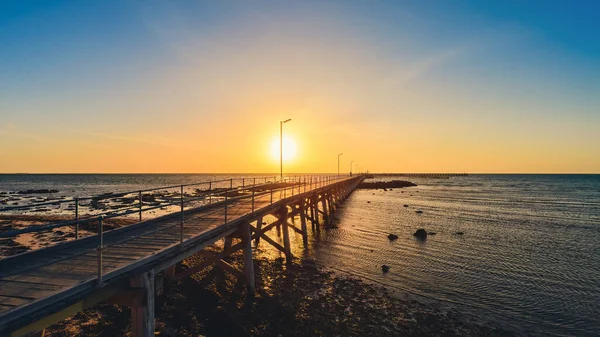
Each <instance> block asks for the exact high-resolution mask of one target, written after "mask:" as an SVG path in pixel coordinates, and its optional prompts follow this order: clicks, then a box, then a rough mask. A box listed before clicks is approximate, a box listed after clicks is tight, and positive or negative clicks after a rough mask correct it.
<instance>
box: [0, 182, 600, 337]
mask: <svg viewBox="0 0 600 337" xmlns="http://www.w3.org/2000/svg"><path fill="white" fill-rule="evenodd" d="M228 178H230V176H228V175H0V192H6V191H13V192H14V191H19V190H26V189H57V190H59V192H58V193H56V194H55V195H44V197H56V196H69V197H70V196H88V195H92V194H100V193H107V192H114V191H128V190H139V189H144V188H151V187H158V186H165V185H178V184H187V183H196V182H202V181H208V180H210V179H228ZM408 180H411V181H413V182H415V183H417V184H418V185H419V186H417V187H411V188H405V189H394V190H392V191H383V190H358V191H355V192H354V193H353V194H352V195H351V196H350V198H349V199H348V200H347V201H346V202H345V203H344V204H343V205H342V207H340V209H339V211H338V212H337V213H336V218H337V219H336V221H335V225H336V227H335V228H332V229H327V230H322V231H321V232H320V233H315V235H313V236H311V240H310V249H309V250H308V251H303V247H302V244H301V242H302V240H301V237H300V236H299V235H297V234H296V233H292V239H293V240H294V241H296V242H297V243H298V244H297V245H296V246H295V249H294V255H295V256H302V255H308V256H310V257H311V258H314V259H316V261H317V262H318V263H319V264H322V265H325V266H329V267H333V268H335V269H338V270H342V271H345V272H349V273H352V274H354V275H358V276H362V277H365V278H367V279H370V280H373V281H376V282H380V283H383V284H386V285H388V286H390V287H392V288H394V289H397V290H398V293H400V294H402V293H404V294H412V295H414V296H418V297H420V298H423V299H425V300H428V301H433V302H436V303H440V304H441V305H448V306H450V307H453V308H458V309H459V310H460V311H461V312H462V313H463V314H465V315H467V316H472V317H475V318H476V319H478V320H483V321H490V322H492V323H494V324H497V325H500V326H503V327H508V328H510V329H513V330H514V331H517V332H522V333H525V334H533V335H586V336H592V335H599V334H600V304H599V303H600V175H470V176H466V177H453V178H450V179H440V180H434V179H418V178H408ZM0 197H2V196H0ZM368 201H370V203H368ZM405 204H407V205H409V207H404V205H405ZM416 210H422V211H423V214H417V213H415V211H416ZM418 228H425V229H426V230H427V231H433V232H436V233H437V234H436V235H430V236H429V237H428V238H427V240H426V241H424V242H421V241H418V240H416V239H415V238H414V237H413V235H412V234H413V233H414V232H415V230H416V229H418ZM456 232H463V233H464V234H463V235H457V234H456ZM389 233H394V234H396V235H398V236H399V238H398V239H397V240H395V241H393V242H390V241H389V240H388V239H387V235H388V234H389ZM273 235H274V236H276V233H275V231H273ZM382 264H386V265H389V266H390V267H391V269H390V272H389V273H387V274H383V273H382V272H381V269H380V267H381V265H382Z"/></svg>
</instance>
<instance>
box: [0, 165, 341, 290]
mask: <svg viewBox="0 0 600 337" xmlns="http://www.w3.org/2000/svg"><path fill="white" fill-rule="evenodd" d="M313 177H314V176H310V179H308V183H309V184H310V188H309V189H308V192H309V193H310V192H313V191H315V190H318V189H320V188H322V187H324V186H329V185H333V184H336V183H338V182H341V181H344V180H346V179H347V177H346V176H343V177H340V176H335V177H333V176H324V177H322V176H317V177H316V179H314V180H315V181H313ZM224 181H227V180H224ZM280 182H283V183H284V185H283V186H282V187H277V188H274V186H275V182H268V183H267V181H266V179H265V183H263V184H256V180H255V179H253V184H252V185H248V186H247V187H246V186H242V188H241V192H242V193H243V192H244V191H251V192H252V193H243V194H241V195H237V196H233V197H232V198H229V195H228V193H230V192H231V191H233V190H235V191H237V192H240V188H239V187H236V188H235V189H234V188H233V179H229V184H230V185H229V189H226V190H224V191H220V192H219V193H217V195H224V196H225V199H224V200H222V201H218V202H215V203H209V204H208V205H205V206H211V205H214V206H219V204H220V203H222V204H223V209H224V212H225V214H224V221H223V225H226V224H227V223H228V218H227V215H228V204H230V203H232V200H233V201H236V202H237V201H240V200H249V202H251V203H252V208H251V211H250V212H246V213H244V214H241V215H240V214H238V215H239V216H238V218H239V217H244V216H246V215H249V214H253V213H254V212H255V211H256V209H255V199H256V197H257V195H258V196H264V195H268V194H270V204H271V205H273V193H274V191H275V190H277V191H278V192H279V193H280V195H279V200H278V201H277V202H280V201H281V200H283V199H285V198H286V197H287V196H286V195H287V190H291V195H290V196H294V195H296V196H297V195H300V194H302V193H303V192H302V188H303V187H304V194H306V192H307V179H306V176H294V177H289V178H287V179H281V180H280ZM290 182H291V184H289V183H290ZM188 186H190V184H188ZM261 186H270V187H271V188H270V189H267V190H264V191H261V192H259V193H256V191H257V187H261ZM313 186H314V187H313ZM178 187H180V198H179V199H178V200H174V201H173V202H168V203H167V205H177V204H179V205H180V207H181V210H180V213H181V221H180V223H174V224H173V225H170V226H166V227H160V228H156V229H155V230H152V231H149V232H144V233H141V234H138V235H135V236H128V237H126V238H123V239H121V240H117V241H115V242H112V243H111V244H108V245H104V225H103V223H104V219H107V218H111V217H117V216H123V215H126V214H133V213H137V212H140V216H141V212H142V209H141V208H140V209H139V210H135V211H134V210H130V211H126V212H121V213H119V214H111V215H106V214H100V215H98V216H93V217H87V218H84V219H79V218H78V217H77V218H76V220H70V221H67V222H63V223H58V224H53V225H47V226H45V227H43V228H42V229H49V228H55V227H60V226H67V225H69V224H73V223H76V225H77V226H78V225H79V224H80V223H81V222H91V221H94V220H96V221H97V222H98V234H97V235H96V237H97V240H98V246H97V248H96V252H97V253H96V254H97V277H96V282H97V285H98V286H101V285H102V281H103V276H104V272H103V270H104V269H103V267H104V264H103V251H104V250H105V249H107V248H108V247H111V246H114V245H118V244H120V243H123V242H126V241H129V240H132V239H135V238H139V237H143V236H147V235H149V234H152V233H155V232H159V231H163V230H167V229H171V228H173V227H175V226H180V239H179V245H183V244H184V242H185V241H186V240H184V221H185V219H184V214H185V205H184V204H185V197H184V195H185V193H184V190H183V189H184V185H179V186H178ZM296 189H297V190H298V192H297V193H296V192H295V191H296ZM208 192H209V193H208V195H209V196H213V193H210V192H211V191H210V190H209V191H208ZM282 192H283V196H282ZM139 195H140V196H141V192H140V194H139ZM196 199H197V198H196ZM75 200H78V199H75ZM204 200H206V197H204ZM210 200H212V199H210ZM140 202H142V199H141V198H140ZM187 202H188V203H189V202H190V199H188V201H187ZM243 204H244V202H241V203H239V204H238V206H241V205H243ZM133 207H134V206H129V207H127V208H133ZM159 207H165V204H159V205H157V206H153V207H149V208H147V209H146V210H150V209H156V208H159ZM192 209H194V208H192ZM190 210H191V209H188V211H190ZM220 211H221V208H220V207H215V209H214V211H212V212H209V213H208V214H205V215H203V216H202V217H201V219H204V218H207V217H209V216H211V215H213V214H215V213H219V212H220ZM176 214H177V213H175V212H174V213H173V214H169V215H176ZM219 226H220V225H219ZM124 228H125V227H124ZM24 230H27V229H24ZM39 230H41V229H39V227H38V231H39ZM0 237H1V236H0ZM189 239H192V238H189ZM189 239H188V240H189ZM163 249H166V248H163ZM92 251H93V250H84V251H82V252H80V253H77V254H75V255H73V256H79V255H84V254H89V253H90V252H92Z"/></svg>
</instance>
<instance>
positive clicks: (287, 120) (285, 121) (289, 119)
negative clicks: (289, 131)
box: [281, 118, 292, 123]
mask: <svg viewBox="0 0 600 337" xmlns="http://www.w3.org/2000/svg"><path fill="white" fill-rule="evenodd" d="M291 120H292V119H291V118H288V119H286V120H284V121H283V122H281V123H287V122H289V121H291Z"/></svg>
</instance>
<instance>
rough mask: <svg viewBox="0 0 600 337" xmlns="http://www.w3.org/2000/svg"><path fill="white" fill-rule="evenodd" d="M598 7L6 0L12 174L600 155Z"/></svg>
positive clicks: (4, 144)
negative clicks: (283, 145)
mask: <svg viewBox="0 0 600 337" xmlns="http://www.w3.org/2000/svg"><path fill="white" fill-rule="evenodd" d="M599 13H600V2H599V1H566V0H565V1H508V0H505V1H495V2H494V1H460V0H453V1H442V0H441V1H171V2H166V1H48V0H44V1H27V0H21V1H6V0H1V1H0V172H4V173H14V172H31V173H33V172H49V173H53V172H65V173H71V172H72V173H79V172H82V173H85V172H90V173H91V172H98V173H104V172H106V173H116V172H122V173H128V172H132V173H133V172H146V173H155V172H156V173H158V172H173V173H177V172H181V173H191V172H198V173H202V172H218V173H242V172H248V173H253V172H254V173H258V172H260V173H267V172H269V173H270V172H278V170H279V161H278V158H276V157H277V156H276V155H273V148H272V147H273V142H274V139H277V137H279V121H281V120H285V119H287V118H291V119H292V121H291V122H289V123H287V124H285V125H284V134H285V135H286V137H289V139H291V140H292V141H293V142H295V144H296V155H295V156H294V158H290V159H289V160H288V161H287V162H286V163H285V170H286V171H287V172H296V173H303V172H334V171H336V170H337V154H338V153H340V152H343V153H344V155H343V156H342V171H344V172H347V171H349V170H350V161H351V160H354V161H355V162H357V163H358V164H359V165H360V166H361V167H362V168H363V169H369V170H370V171H372V172H473V173H476V172H480V173H488V172H489V173H503V172H511V173H519V172H524V173H528V172H541V173H553V172H567V173H583V172H586V173H600V38H599V36H600V20H599V19H598V15H599ZM275 152H276V151H275Z"/></svg>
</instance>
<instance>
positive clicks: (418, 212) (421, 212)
mask: <svg viewBox="0 0 600 337" xmlns="http://www.w3.org/2000/svg"><path fill="white" fill-rule="evenodd" d="M415 213H417V214H423V211H421V210H418V211H415Z"/></svg>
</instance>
